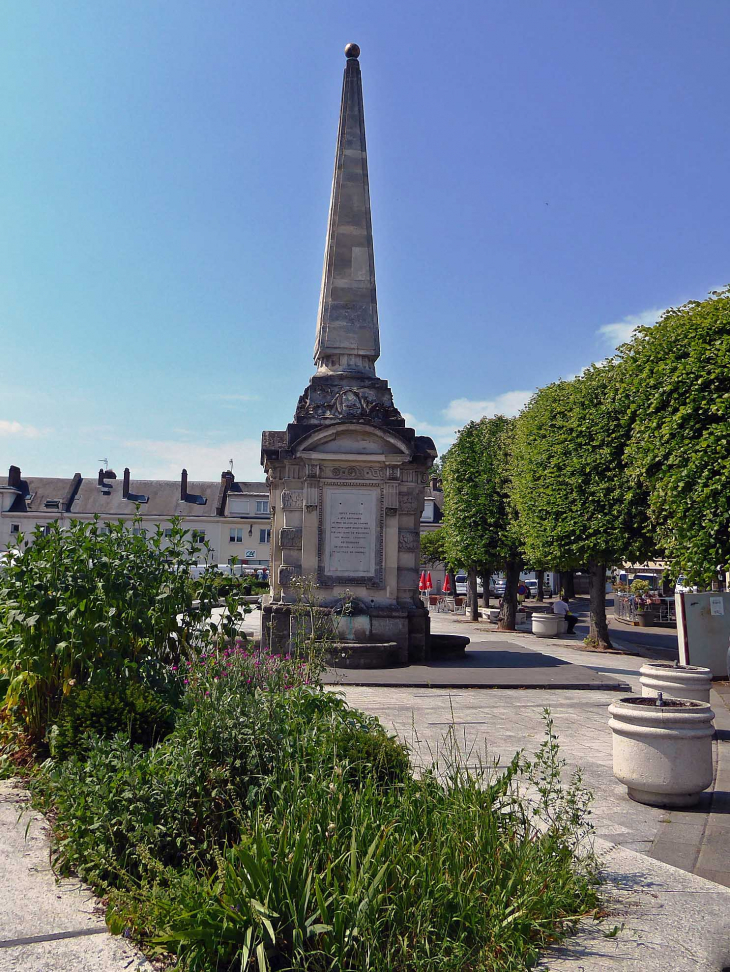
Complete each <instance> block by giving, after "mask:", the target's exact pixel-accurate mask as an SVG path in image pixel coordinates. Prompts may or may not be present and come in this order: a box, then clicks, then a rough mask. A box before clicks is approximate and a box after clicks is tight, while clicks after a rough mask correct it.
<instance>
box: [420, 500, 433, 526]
mask: <svg viewBox="0 0 730 972" xmlns="http://www.w3.org/2000/svg"><path fill="white" fill-rule="evenodd" d="M421 520H422V521H425V522H427V523H432V522H433V500H432V499H430V500H429V499H427V500H426V502H425V503H424V504H423V513H421Z"/></svg>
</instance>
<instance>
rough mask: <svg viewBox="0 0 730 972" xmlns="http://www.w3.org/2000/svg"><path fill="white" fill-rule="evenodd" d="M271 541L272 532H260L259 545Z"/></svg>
mask: <svg viewBox="0 0 730 972" xmlns="http://www.w3.org/2000/svg"><path fill="white" fill-rule="evenodd" d="M270 540H271V530H259V543H268V542H269V541H270Z"/></svg>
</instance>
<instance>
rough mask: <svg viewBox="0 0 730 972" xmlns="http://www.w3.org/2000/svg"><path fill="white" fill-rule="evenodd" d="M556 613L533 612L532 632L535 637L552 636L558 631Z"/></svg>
mask: <svg viewBox="0 0 730 972" xmlns="http://www.w3.org/2000/svg"><path fill="white" fill-rule="evenodd" d="M560 621H561V618H560V616H559V615H558V614H533V615H532V633H533V634H534V635H535V637H536V638H554V637H555V636H556V635H557V634H558V632H559V631H560Z"/></svg>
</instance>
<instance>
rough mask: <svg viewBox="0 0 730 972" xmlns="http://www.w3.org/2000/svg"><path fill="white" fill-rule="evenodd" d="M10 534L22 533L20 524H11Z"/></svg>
mask: <svg viewBox="0 0 730 972" xmlns="http://www.w3.org/2000/svg"><path fill="white" fill-rule="evenodd" d="M10 532H11V533H20V524H19V523H11V524H10Z"/></svg>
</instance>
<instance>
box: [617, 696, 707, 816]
mask: <svg viewBox="0 0 730 972" xmlns="http://www.w3.org/2000/svg"><path fill="white" fill-rule="evenodd" d="M608 712H609V715H610V716H611V718H610V720H609V723H608V724H609V726H610V727H611V730H612V732H613V775H614V776H615V777H616V779H617V780H619V781H620V782H621V783H624V784H625V785H626V787H627V789H628V795H629V797H630V798H631V799H632V800H636V802H637V803H646V804H648V805H649V806H651V807H691V806H694V805H695V804H696V803H697V801H698V800H699V798H700V794H701V793H702V791H703V790H706V789H707V787H708V786H710V784H711V783H712V736H713V732H714V730H713V725H712V720H713V719H714V717H715V713H714V712H713V711H712V709H711V708H710V706H709V705H708V704H707V703H706V702H694V701H688V700H682V699H666V700H665V704H664V705H663V706H662V707H659V706H657V705H656V704H655V703H654V702H652V700H650V699H649V698H644V697H642V696H631V697H629V698H625V699H620V700H619V701H618V702H614V703H613V704H612V705H610V706H609V708H608Z"/></svg>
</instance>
